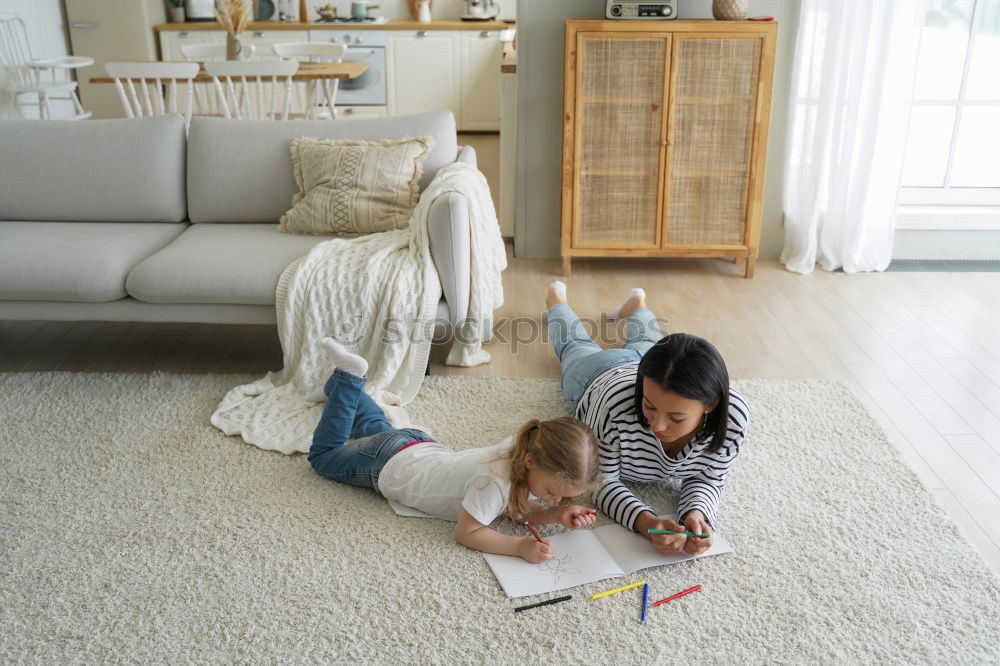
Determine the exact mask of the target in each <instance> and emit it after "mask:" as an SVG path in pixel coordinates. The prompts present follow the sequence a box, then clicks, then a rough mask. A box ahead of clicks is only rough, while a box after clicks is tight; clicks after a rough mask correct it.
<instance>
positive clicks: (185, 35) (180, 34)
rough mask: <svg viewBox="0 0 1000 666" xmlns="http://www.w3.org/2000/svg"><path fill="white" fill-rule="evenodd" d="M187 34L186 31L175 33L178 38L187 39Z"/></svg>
mask: <svg viewBox="0 0 1000 666" xmlns="http://www.w3.org/2000/svg"><path fill="white" fill-rule="evenodd" d="M189 36H190V35H188V34H187V33H186V32H178V33H177V38H178V39H187V38H188V37H189Z"/></svg>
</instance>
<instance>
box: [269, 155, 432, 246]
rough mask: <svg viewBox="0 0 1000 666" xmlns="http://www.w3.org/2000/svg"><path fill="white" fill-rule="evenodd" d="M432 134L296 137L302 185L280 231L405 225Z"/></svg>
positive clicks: (352, 232) (338, 231) (358, 230)
mask: <svg viewBox="0 0 1000 666" xmlns="http://www.w3.org/2000/svg"><path fill="white" fill-rule="evenodd" d="M433 147H434V139H433V138H432V137H430V136H423V137H418V138H412V139H387V140H383V141H355V140H330V139H325V140H324V139H309V138H300V139H293V140H292V144H291V148H292V163H293V168H294V173H295V182H296V184H297V185H298V188H299V191H298V193H297V194H296V195H295V197H294V198H293V199H292V208H291V210H289V211H288V212H287V213H285V214H284V215H282V216H281V220H280V221H279V224H278V230H279V231H286V232H290V233H295V234H324V235H327V234H333V235H336V236H357V235H360V234H369V233H375V232H380V231H390V230H392V229H403V228H405V227H406V225H407V224H409V222H410V215H411V214H412V212H413V207H414V206H416V205H417V199H419V197H420V176H421V173H422V170H423V169H422V162H423V159H424V158H425V157H426V156H427V154H428V153H429V152H430V151H431V149H432V148H433Z"/></svg>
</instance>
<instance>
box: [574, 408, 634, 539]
mask: <svg viewBox="0 0 1000 666" xmlns="http://www.w3.org/2000/svg"><path fill="white" fill-rule="evenodd" d="M591 402H593V403H594V404H591ZM621 402H622V400H621V397H620V396H618V397H617V399H615V397H614V396H613V395H609V394H608V393H601V394H598V393H596V392H588V393H587V394H586V395H584V397H583V399H582V400H581V401H580V404H579V406H578V407H577V418H579V419H580V420H581V421H583V422H584V423H586V424H587V425H589V426H590V427H591V429H592V430H593V431H594V436H595V437H597V454H598V464H599V465H600V469H601V477H602V480H601V485H600V486H598V488H597V490H596V491H594V504H596V505H597V508H598V509H600V510H601V511H603V512H604V513H605V514H607V515H608V517H610V518H611V519H612V520H614V521H615V522H617V523H618V524H619V525H622V526H624V527H626V528H628V529H629V530H631V529H632V525H633V524H634V523H635V519H636V518H637V517H639V515H640V514H641V513H642V512H643V511H652V509H650V508H649V507H648V506H647V505H646V504H645V503H643V502H642V501H640V500H639V499H638V498H637V497H636V496H635V495H633V494H632V491H631V490H629V489H628V487H626V486H625V484H623V483H622V482H621V481H619V478H620V477H621V465H622V459H621V446H620V440H619V435H618V429H617V428H616V427H615V426H614V423H613V422H612V418H611V413H612V412H613V411H615V409H621V408H622V407H620V406H613V405H618V404H619V403H621Z"/></svg>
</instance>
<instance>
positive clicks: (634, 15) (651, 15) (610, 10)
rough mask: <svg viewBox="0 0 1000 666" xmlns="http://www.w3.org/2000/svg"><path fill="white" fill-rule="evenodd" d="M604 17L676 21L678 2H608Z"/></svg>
mask: <svg viewBox="0 0 1000 666" xmlns="http://www.w3.org/2000/svg"><path fill="white" fill-rule="evenodd" d="M604 15H605V16H606V17H607V18H609V19H675V18H677V0H652V1H649V0H647V1H646V2H622V0H607V2H606V4H605V6H604Z"/></svg>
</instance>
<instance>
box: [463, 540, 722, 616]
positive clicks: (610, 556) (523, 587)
mask: <svg viewBox="0 0 1000 666" xmlns="http://www.w3.org/2000/svg"><path fill="white" fill-rule="evenodd" d="M547 540H548V541H550V542H551V543H552V551H553V554H554V557H553V558H552V559H551V560H549V561H547V562H542V563H541V564H529V563H528V562H525V561H524V560H522V559H521V558H520V557H513V556H510V555H493V554H490V553H483V557H485V558H486V562H487V563H488V564H489V565H490V568H491V569H493V574H494V575H495V576H496V577H497V580H498V581H500V585H502V586H503V589H504V592H506V593H507V596H508V597H511V598H514V597H525V596H528V595H531V594H542V593H544V592H554V591H556V590H564V589H566V588H568V587H576V586H577V585H584V584H586V583H593V582H594V581H598V580H603V579H605V578H614V577H615V576H625V575H627V574H630V573H634V572H636V571H640V570H642V569H648V568H650V567H659V566H663V565H664V564H675V563H677V562H684V561H687V560H693V559H695V558H693V557H691V556H690V555H688V554H687V553H683V552H682V553H678V554H674V555H663V554H661V553H658V552H657V551H656V550H655V549H654V548H653V546H652V545H650V543H649V541H647V540H646V539H644V538H643V537H642V536H640V535H638V534H636V533H635V532H630V531H628V530H627V529H625V528H624V527H622V526H621V525H605V526H604V527H598V528H597V529H593V530H577V531H574V532H566V533H564V534H557V535H556V536H553V537H548V538H547ZM731 552H733V549H732V548H730V547H729V544H728V543H726V540H725V539H723V538H722V537H721V536H719V534H718V532H716V533H715V534H714V535H713V536H712V547H711V548H709V549H708V550H707V551H705V552H704V553H702V554H701V555H698V557H699V558H701V557H709V556H712V555H722V554H723V553H731Z"/></svg>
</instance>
